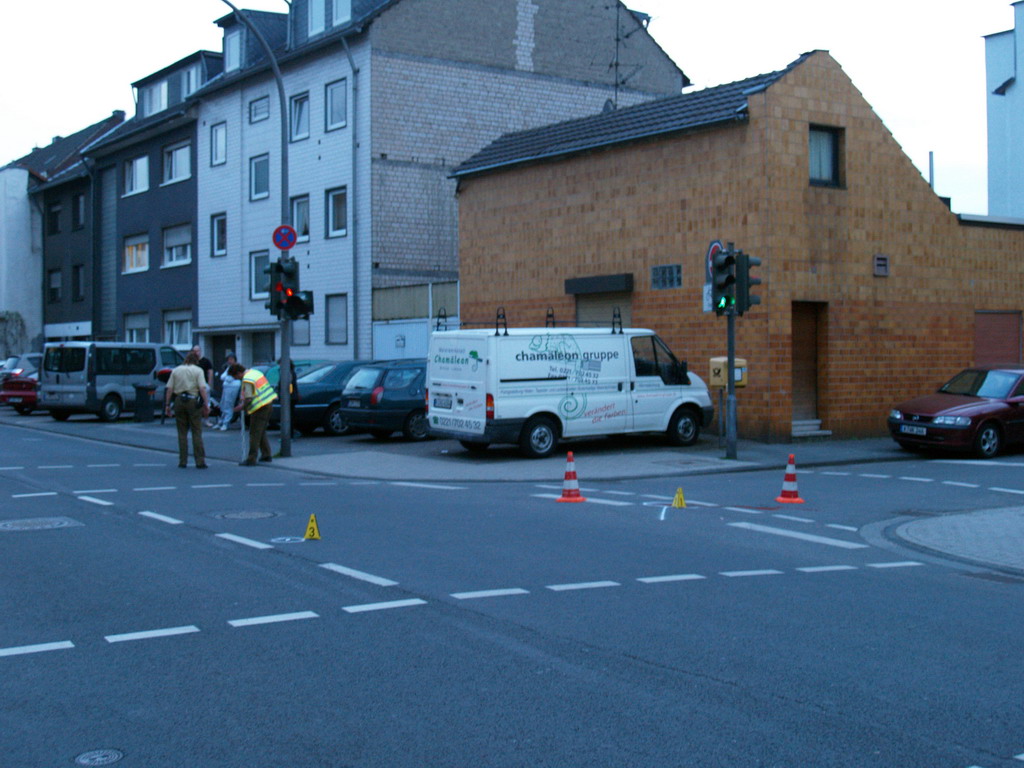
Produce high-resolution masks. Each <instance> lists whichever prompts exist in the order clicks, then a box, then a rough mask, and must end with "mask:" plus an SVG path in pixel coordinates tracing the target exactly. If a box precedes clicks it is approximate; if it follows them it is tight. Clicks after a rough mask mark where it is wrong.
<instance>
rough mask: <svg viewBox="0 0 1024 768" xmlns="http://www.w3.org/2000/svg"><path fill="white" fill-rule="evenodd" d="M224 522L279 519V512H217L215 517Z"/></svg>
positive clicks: (243, 510) (251, 510) (249, 510)
mask: <svg viewBox="0 0 1024 768" xmlns="http://www.w3.org/2000/svg"><path fill="white" fill-rule="evenodd" d="M213 516H214V517H219V518H220V519H222V520H265V519H266V518H268V517H277V512H266V511H264V510H258V509H242V510H238V511H236V512H217V513H215V514H214V515H213Z"/></svg>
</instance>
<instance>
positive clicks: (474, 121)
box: [196, 0, 688, 363]
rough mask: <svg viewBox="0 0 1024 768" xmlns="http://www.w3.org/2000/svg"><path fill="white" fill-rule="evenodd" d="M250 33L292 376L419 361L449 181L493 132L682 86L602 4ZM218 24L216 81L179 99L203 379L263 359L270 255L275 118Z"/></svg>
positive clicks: (447, 276)
mask: <svg viewBox="0 0 1024 768" xmlns="http://www.w3.org/2000/svg"><path fill="white" fill-rule="evenodd" d="M252 18H253V20H254V22H255V23H257V25H258V26H259V27H260V28H261V29H262V30H264V31H265V32H266V33H267V36H268V38H269V39H270V40H271V44H272V45H275V46H276V47H277V57H278V61H279V62H280V68H281V71H282V75H283V80H284V86H285V91H286V102H287V104H286V107H285V109H286V110H287V117H288V133H289V141H288V158H289V160H288V175H289V185H288V187H289V188H288V193H287V194H288V198H289V211H290V214H291V219H292V223H293V224H294V226H295V228H296V230H297V231H298V234H299V242H298V243H297V245H296V247H295V248H294V249H292V251H291V254H292V256H294V257H295V258H296V259H297V261H298V262H299V264H300V275H301V287H302V289H304V290H310V291H312V292H313V295H314V302H315V313H314V314H313V316H312V317H311V318H310V320H309V321H297V322H294V323H293V338H292V345H293V346H292V350H291V355H292V358H293V359H303V358H312V359H316V358H324V359H339V360H341V359H353V358H369V357H376V358H392V357H415V356H422V355H424V354H425V353H426V340H427V336H428V335H429V328H430V325H431V320H430V318H431V317H432V316H434V315H436V314H437V313H438V311H439V310H441V309H444V310H445V311H446V312H447V314H448V316H449V317H452V316H456V315H457V314H458V305H459V296H458V283H457V280H458V230H457V221H458V217H457V207H456V206H457V195H456V184H455V182H454V181H453V180H452V179H450V178H449V173H450V171H451V169H452V168H453V167H454V166H455V165H457V164H458V163H459V162H461V161H462V160H463V159H465V158H467V157H469V156H470V155H472V154H474V153H475V152H476V151H478V150H479V149H480V148H481V147H483V146H484V145H486V144H487V143H489V142H490V141H492V140H493V139H495V138H497V137H498V136H500V135H502V134H505V133H508V132H509V131H515V130H522V129H526V128H531V127H536V126H539V125H545V124H549V123H552V122H557V121H560V120H564V119H569V118H573V117H578V116H580V115H587V114H594V113H597V112H600V111H601V110H602V109H605V108H612V107H614V105H615V104H618V105H621V106H625V105H628V104H634V103H637V102H640V101H644V100H648V99H651V98H656V97H659V96H665V95H675V94H678V93H679V91H680V90H681V89H682V87H683V86H684V85H686V84H688V81H687V80H686V78H685V75H683V73H682V72H681V71H680V70H679V69H678V68H677V67H676V66H675V64H674V63H673V62H672V61H671V59H669V57H668V56H667V55H666V54H665V53H664V52H663V51H662V50H661V49H660V48H659V47H658V46H657V44H656V43H655V42H654V41H653V39H652V38H651V37H650V36H649V35H648V33H647V31H646V28H645V26H644V23H645V17H643V16H642V15H637V14H634V13H632V12H630V11H629V10H627V9H626V8H625V6H623V5H622V4H621V3H618V2H613V3H607V2H600V3H598V2H582V3H581V2H579V0H353V1H352V2H349V1H348V0H293V2H292V4H291V8H290V11H289V14H288V15H287V16H284V15H283V14H256V13H254V14H252ZM218 23H219V24H221V26H222V27H224V34H225V37H224V40H225V43H224V45H225V48H224V56H225V72H224V74H223V75H222V76H221V77H219V78H215V79H214V80H213V81H211V82H210V83H209V84H208V85H207V86H206V87H204V88H203V89H202V90H201V91H200V92H199V94H198V97H199V99H200V109H199V120H198V138H197V165H198V178H199V184H198V211H199V214H198V216H199V227H198V230H199V231H198V242H197V246H198V247H197V254H198V257H199V259H200V263H199V277H198V279H199V318H198V327H197V329H196V330H197V332H198V333H199V334H200V336H201V338H202V340H203V341H204V342H205V344H206V347H207V349H209V350H211V351H212V355H213V357H214V358H218V359H216V360H215V362H217V363H219V362H220V358H221V357H222V354H223V352H224V351H225V350H227V349H231V350H233V351H236V352H237V353H238V354H239V355H240V360H242V362H245V363H251V362H256V361H259V360H265V359H271V358H273V357H276V356H277V355H278V354H279V352H280V339H279V329H280V326H279V324H278V322H277V321H276V319H275V318H274V317H273V316H272V315H271V314H270V312H269V311H268V310H267V309H266V308H265V302H266V300H267V298H268V280H269V278H268V275H266V274H265V273H264V271H263V269H264V267H265V266H266V264H267V263H268V262H269V261H270V260H276V259H277V258H278V255H279V252H278V251H277V250H276V249H275V248H274V246H273V243H272V240H271V236H272V232H273V231H274V229H275V228H276V227H277V226H278V225H279V224H281V223H282V222H281V221H280V219H281V199H282V198H281V184H280V167H281V151H280V132H281V121H280V114H281V113H280V108H279V98H278V93H277V88H276V85H275V82H274V79H273V77H272V73H271V71H270V69H269V67H268V66H267V63H266V59H265V58H263V57H261V56H260V55H259V51H258V48H257V47H256V46H255V44H254V41H253V40H252V39H251V38H252V36H251V34H250V33H249V32H248V31H247V30H246V29H245V28H244V27H242V26H241V25H239V24H238V23H237V22H236V21H235V19H234V17H233V16H227V17H224V18H223V19H221V20H220V21H219V22H218ZM463 319H467V318H463Z"/></svg>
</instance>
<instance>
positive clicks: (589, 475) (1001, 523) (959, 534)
mask: <svg viewBox="0 0 1024 768" xmlns="http://www.w3.org/2000/svg"><path fill="white" fill-rule="evenodd" d="M0 424H3V425H9V426H12V427H21V428H29V429H34V430H40V431H45V432H50V433H56V434H65V435H68V436H71V437H76V438H83V439H88V440H96V441H101V442H108V443H114V444H120V445H132V446H136V447H139V448H146V449H150V450H156V451H160V452H163V453H167V454H170V455H176V453H177V442H176V437H175V427H174V424H173V422H171V421H168V422H167V423H166V424H160V422H159V421H155V422H152V423H135V422H132V421H127V420H122V421H120V422H118V423H116V424H101V423H99V422H97V420H96V419H95V418H91V417H72V418H71V419H69V420H68V421H66V422H56V421H53V420H52V419H51V418H50V417H49V416H48V415H46V414H36V415H33V416H29V417H22V416H17V415H15V414H14V412H13V411H11V410H10V409H6V408H5V409H0ZM270 437H271V444H272V445H273V446H274V447H275V450H276V449H277V448H278V446H279V445H280V437H279V435H278V433H277V432H272V433H271V434H270ZM241 439H242V438H241V435H240V433H239V432H238V430H230V431H227V432H218V431H209V430H208V431H206V432H204V443H205V446H206V453H207V458H208V460H212V461H225V462H230V463H235V462H237V461H239V460H240V458H241V451H242V447H241ZM568 451H573V453H574V457H575V460H576V470H577V472H578V473H579V476H580V477H581V478H583V480H582V481H581V482H596V481H598V480H600V481H608V480H630V479H640V478H648V477H650V478H657V477H678V476H685V475H698V474H720V473H730V472H750V471H761V470H772V471H777V472H779V473H780V482H781V476H782V472H783V471H784V470H785V468H786V464H787V462H788V459H789V456H790V454H793V456H794V457H795V461H796V468H797V473H799V472H800V470H801V469H809V468H813V467H824V466H830V465H831V466H835V465H845V464H866V463H870V462H891V461H913V460H920V458H921V457H920V456H919V455H917V454H913V453H908V452H906V451H904V450H902V449H900V448H899V447H898V446H897V445H896V444H895V443H894V442H893V441H892V440H891V439H890V438H888V437H878V438H865V439H860V440H831V439H830V440H816V441H808V442H794V443H759V442H754V441H751V440H740V441H739V442H738V444H737V451H736V453H737V458H736V459H726V458H724V456H725V450H724V448H722V447H721V446H720V445H719V440H718V437H717V436H715V435H704V436H702V437H701V439H700V441H699V442H698V443H697V444H696V445H694V446H691V447H688V448H673V447H671V446H668V445H666V444H665V441H664V440H661V439H659V438H658V437H652V436H637V437H622V438H614V439H611V438H602V439H598V440H585V441H579V442H567V443H564V444H562V445H561V446H560V447H559V450H558V452H557V454H556V455H554V456H552V457H550V458H548V459H525V458H523V457H521V456H520V455H519V453H518V451H517V450H516V449H515V447H513V446H494V447H492V448H490V449H489V450H487V451H485V452H483V453H470V452H469V451H466V450H465V449H463V448H462V446H461V445H459V443H458V442H456V441H454V440H429V441H426V442H422V443H409V442H406V441H404V440H400V439H392V440H386V441H378V440H373V439H371V438H370V437H368V436H366V435H352V436H348V437H342V438H331V437H325V436H314V437H303V438H300V439H297V440H293V441H292V455H291V456H290V457H289V458H276V459H275V460H274V463H273V464H272V465H271V466H273V467H276V468H278V469H285V470H292V471H300V472H310V473H315V474H319V475H326V476H331V477H344V478H351V479H364V480H381V481H412V482H431V483H477V482H549V483H558V482H560V481H561V479H562V477H563V474H564V471H565V459H566V453H567V452H568ZM891 533H892V535H894V536H895V537H896V538H898V539H901V540H902V541H904V542H906V543H908V544H910V545H911V546H913V547H916V548H919V549H924V550H927V551H929V552H933V553H937V554H940V555H948V556H951V557H953V558H955V559H958V560H962V561H967V562H970V563H973V564H977V565H982V566H984V567H989V568H994V569H998V570H1002V571H1006V572H1009V573H1012V574H1015V575H1020V576H1024V507H1010V508H1004V509H991V510H979V511H974V512H966V513H957V514H948V515H942V516H937V517H928V518H922V519H919V520H913V521H911V522H909V523H904V524H903V525H900V526H898V527H897V528H895V529H894V530H893V531H892V532H891Z"/></svg>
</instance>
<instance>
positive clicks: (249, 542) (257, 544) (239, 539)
mask: <svg viewBox="0 0 1024 768" xmlns="http://www.w3.org/2000/svg"><path fill="white" fill-rule="evenodd" d="M214 535H215V536H217V537H218V538H220V539H227V540H228V541H233V542H235V543H236V544H244V545H245V546H247V547H252V548H253V549H273V548H274V547H273V546H272V545H270V544H264V543H263V542H262V541H254V540H253V539H247V538H245V537H244V536H235V534H233V533H217V534H214Z"/></svg>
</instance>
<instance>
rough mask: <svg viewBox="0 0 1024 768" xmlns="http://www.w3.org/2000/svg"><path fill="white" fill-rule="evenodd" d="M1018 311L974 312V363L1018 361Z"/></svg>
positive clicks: (1004, 363) (990, 363)
mask: <svg viewBox="0 0 1024 768" xmlns="http://www.w3.org/2000/svg"><path fill="white" fill-rule="evenodd" d="M1020 330H1021V329H1020V312H975V313H974V364H975V365H1008V364H1016V363H1019V362H1020V346H1021V345H1020V342H1021V338H1020Z"/></svg>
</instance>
